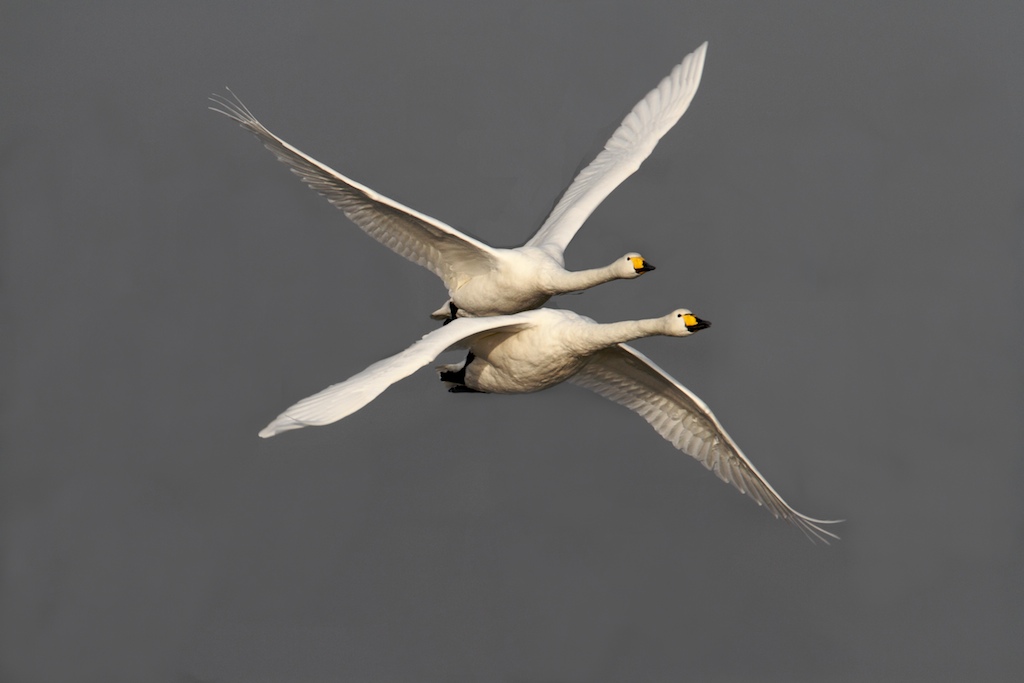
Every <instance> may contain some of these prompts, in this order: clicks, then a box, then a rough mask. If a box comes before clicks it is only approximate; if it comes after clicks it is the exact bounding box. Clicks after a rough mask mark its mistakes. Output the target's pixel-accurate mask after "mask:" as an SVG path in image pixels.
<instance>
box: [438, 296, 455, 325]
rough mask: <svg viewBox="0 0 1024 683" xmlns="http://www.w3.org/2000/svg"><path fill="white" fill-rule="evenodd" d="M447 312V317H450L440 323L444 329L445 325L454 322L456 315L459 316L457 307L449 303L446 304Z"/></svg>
mask: <svg viewBox="0 0 1024 683" xmlns="http://www.w3.org/2000/svg"><path fill="white" fill-rule="evenodd" d="M448 311H449V316H450V317H449V318H448V319H447V320H445V321H444V322H443V323H441V327H444V326H445V325H447V324H448V323H450V322H451V321H453V320H455V318H457V317H458V315H459V307H458V306H456V305H455V304H454V303H452V302H451V301H449V302H448Z"/></svg>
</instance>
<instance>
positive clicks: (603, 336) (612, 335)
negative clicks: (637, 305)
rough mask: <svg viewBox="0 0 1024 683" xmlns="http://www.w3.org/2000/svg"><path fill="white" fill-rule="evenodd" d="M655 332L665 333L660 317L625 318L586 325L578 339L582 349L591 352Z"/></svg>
mask: <svg viewBox="0 0 1024 683" xmlns="http://www.w3.org/2000/svg"><path fill="white" fill-rule="evenodd" d="M657 334H665V322H664V321H663V320H662V319H661V318H651V319H649V320H625V321H623V322H620V323H607V324H600V323H599V324H592V325H588V326H587V328H586V333H585V334H583V335H581V340H580V341H581V342H582V344H581V345H582V347H583V348H582V351H583V352H584V353H585V354H591V353H594V352H596V351H600V350H601V349H604V348H607V347H609V346H615V345H616V344H621V343H623V342H628V341H633V340H634V339H641V338H643V337H653V336H654V335H657Z"/></svg>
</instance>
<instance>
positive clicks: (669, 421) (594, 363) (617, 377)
mask: <svg viewBox="0 0 1024 683" xmlns="http://www.w3.org/2000/svg"><path fill="white" fill-rule="evenodd" d="M709 325H710V323H708V322H706V321H704V320H701V319H700V318H698V317H697V316H695V315H693V313H691V312H690V311H688V310H686V309H679V310H676V311H673V312H672V313H669V314H668V315H666V316H664V317H661V318H653V319H649V320H628V321H624V322H618V323H611V324H599V323H596V322H594V321H593V320H591V319H590V318H587V317H584V316H581V315H579V314H577V313H573V312H572V311H567V310H558V309H551V308H541V309H537V310H531V311H525V312H522V313H518V314H515V315H502V316H490V317H482V318H459V319H457V320H455V321H453V322H452V323H451V324H450V325H447V326H444V327H441V328H439V329H437V330H434V331H433V332H430V333H428V334H427V335H425V336H424V337H423V338H422V339H420V340H419V341H418V342H416V343H415V344H413V345H412V346H410V347H409V348H407V349H406V350H404V351H402V352H400V353H398V354H396V355H394V356H391V357H390V358H386V359H384V360H382V361H379V362H377V363H374V364H373V365H371V366H370V367H368V368H366V369H365V370H363V371H362V372H360V373H359V374H357V375H354V376H353V377H351V378H349V379H348V380H346V381H344V382H341V383H340V384H335V385H333V386H330V387H328V388H326V389H324V390H323V391H321V392H320V393H318V394H314V395H313V396H310V397H308V398H305V399H303V400H301V401H299V402H298V403H296V404H295V405H293V406H292V407H290V408H288V409H287V410H285V411H284V412H283V413H281V415H279V416H278V417H277V418H276V419H275V420H274V421H273V422H271V423H270V424H269V425H267V427H266V428H264V429H263V430H262V431H261V432H260V433H259V435H260V436H261V437H263V438H267V437H270V436H274V435H275V434H279V433H281V432H285V431H288V430H291V429H299V428H300V427H308V426H313V425H326V424H330V423H332V422H336V421H337V420H340V419H342V418H344V417H346V416H348V415H351V414H352V413H354V412H355V411H357V410H359V409H360V408H362V407H363V406H365V405H366V404H368V403H369V402H370V401H372V400H373V399H375V398H376V397H377V396H379V395H380V394H381V393H382V392H383V391H384V390H385V389H387V388H388V387H389V386H391V385H392V384H394V383H395V382H397V381H399V380H400V379H403V378H404V377H408V376H409V375H411V374H412V373H413V372H415V371H416V370H418V369H419V368H422V367H423V366H425V365H427V364H428V363H430V362H432V361H433V360H434V359H435V358H437V356H438V355H440V354H441V353H443V352H444V351H446V350H448V349H450V348H468V349H469V353H468V354H467V356H466V360H465V361H463V362H461V363H455V364H451V365H443V366H441V367H439V368H438V370H439V371H440V377H441V380H442V381H443V382H444V383H445V384H446V385H447V386H448V387H449V391H455V392H459V391H472V392H490V393H498V394H520V393H529V392H533V391H540V390H541V389H547V388H548V387H551V386H554V385H556V384H559V383H561V382H564V381H566V380H569V381H571V382H573V383H574V384H578V385H580V386H582V387H585V388H587V389H590V390H591V391H594V392H595V393H597V394H599V395H601V396H604V397H605V398H608V399H610V400H612V401H615V402H616V403H620V404H622V405H624V406H626V407H627V408H629V409H630V410H633V411H634V412H636V413H638V414H639V415H640V416H641V417H643V418H644V419H645V420H647V422H648V423H650V425H651V426H652V427H654V429H655V431H657V432H658V433H659V434H660V435H661V436H662V437H664V438H665V439H667V440H668V441H669V442H670V443H671V444H672V445H673V446H675V447H676V448H678V449H679V450H681V451H682V452H683V453H686V454H687V455H690V456H692V457H694V458H696V459H697V460H699V461H700V462H701V463H703V464H704V466H705V467H707V468H708V469H710V470H713V471H714V472H715V473H716V474H717V475H718V476H719V477H720V478H721V479H722V480H723V481H725V482H726V483H731V484H732V485H733V486H735V487H736V488H737V489H739V490H740V491H741V492H742V493H746V494H747V495H749V496H750V497H751V498H753V499H754V500H755V501H756V502H757V503H758V505H764V506H765V507H767V508H768V510H769V511H770V512H771V513H772V514H773V515H774V516H775V517H777V518H778V517H781V518H783V519H785V520H786V521H788V522H790V523H791V524H793V525H794V526H796V527H798V528H799V529H801V530H802V531H803V532H804V533H805V534H807V535H808V536H809V537H812V538H818V539H820V540H823V541H825V542H828V541H827V538H826V537H832V538H838V536H836V535H835V534H833V533H832V532H830V531H827V530H825V529H824V528H822V527H821V526H820V525H821V524H828V523H830V522H829V521H827V520H819V519H813V518H811V517H807V516H805V515H802V514H800V513H799V512H797V511H796V510H794V509H793V508H791V507H790V506H789V505H788V504H787V503H786V501H784V500H783V499H782V497H781V496H780V495H779V494H778V493H776V491H775V489H773V488H772V487H771V485H770V484H769V483H768V482H767V481H766V480H765V478H764V477H763V476H761V473H760V472H758V471H757V468H755V467H754V465H753V463H751V462H750V460H748V459H747V457H746V456H745V455H743V452H742V451H741V450H740V448H739V446H737V445H736V442H734V441H733V440H732V438H730V437H729V435H728V434H726V432H725V429H724V428H723V427H722V425H721V423H720V422H719V421H718V419H717V418H715V416H714V415H713V414H712V413H711V410H710V409H709V408H708V407H707V405H705V404H704V402H703V401H701V400H700V399H699V398H698V397H697V396H695V395H694V394H693V393H692V392H690V390H688V389H687V388H686V387H684V386H683V385H682V384H680V383H679V382H677V381H676V380H675V379H673V378H672V377H671V376H669V375H668V373H666V372H665V371H664V370H662V369H661V368H659V367H658V366H657V365H655V364H654V363H653V362H652V361H651V360H649V359H648V358H647V357H646V356H644V355H643V354H642V353H640V352H639V351H637V350H636V349H634V348H632V347H630V346H628V345H627V344H626V343H625V342H627V341H630V340H633V339H639V338H641V337H650V336H654V335H668V336H673V337H686V336H689V335H691V334H693V333H695V332H697V331H698V330H701V329H704V328H705V327H708V326H709Z"/></svg>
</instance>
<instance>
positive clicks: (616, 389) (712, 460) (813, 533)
mask: <svg viewBox="0 0 1024 683" xmlns="http://www.w3.org/2000/svg"><path fill="white" fill-rule="evenodd" d="M571 381H572V382H574V383H576V384H579V385H580V386H583V387H586V388H587V389H590V390H591V391H594V392H595V393H597V394H599V395H601V396H604V397H605V398H607V399H610V400H612V401H615V402H616V403H619V404H621V405H624V406H626V407H627V408H629V409H630V410H633V411H634V412H636V413H637V414H639V415H640V416H641V417H643V418H644V419H645V420H647V422H648V423H650V425H651V426H652V427H654V429H655V431H657V432H658V433H659V434H660V435H661V436H663V437H664V438H665V439H666V440H668V441H669V442H670V443H672V445H674V446H675V447H676V448H678V449H679V450H681V451H682V452H684V453H686V454H687V455H690V456H692V457H693V458H696V459H697V460H699V461H700V462H701V463H703V465H704V466H705V467H707V468H708V469H710V470H711V471H713V472H714V473H715V474H716V475H718V477H719V478H720V479H721V480H722V481H724V482H726V483H729V484H732V485H733V486H735V487H736V488H737V489H738V490H739V491H740V492H741V493H745V494H746V495H748V496H750V497H751V498H753V499H754V501H756V502H757V504H758V505H763V506H764V507H766V508H768V510H769V511H770V512H771V513H772V514H773V515H774V516H775V517H781V518H783V519H785V520H786V521H788V522H789V523H791V524H793V525H794V526H796V527H797V528H799V529H800V530H801V531H803V532H804V533H805V534H807V535H808V536H809V537H811V538H812V539H813V538H817V539H819V540H822V541H825V542H826V543H827V542H828V539H827V537H831V538H838V536H836V535H835V534H834V533H832V532H830V531H827V530H825V529H823V528H822V527H821V526H819V525H821V524H829V523H831V522H830V521H828V520H819V519H813V518H811V517H807V516H806V515H802V514H800V513H799V512H797V511H796V510H794V509H793V508H791V507H790V506H789V505H788V504H787V503H786V501H785V500H783V499H782V496H780V495H779V494H778V493H777V492H776V491H775V489H773V488H772V486H771V485H770V484H769V483H768V482H767V480H765V478H764V477H763V476H761V473H760V472H758V471H757V468H756V467H754V465H753V463H751V462H750V461H749V460H748V459H747V457H746V456H745V455H743V452H742V451H741V450H740V449H739V446H737V445H736V443H735V442H734V441H733V440H732V439H731V438H730V437H729V435H728V434H726V432H725V429H723V428H722V425H721V424H720V423H719V422H718V420H717V418H715V416H714V415H713V414H712V413H711V411H710V410H709V409H708V407H707V405H705V404H704V402H703V401H701V400H700V399H699V398H697V397H696V396H695V395H694V394H693V393H691V392H690V391H689V390H688V389H687V388H686V387H684V386H683V385H681V384H679V383H678V382H677V381H675V380H674V379H672V378H671V377H670V376H669V375H668V374H667V373H665V372H664V371H663V370H662V369H661V368H659V367H658V366H657V365H655V364H654V363H653V362H651V360H650V359H648V358H647V357H646V356H644V355H643V354H641V353H640V352H639V351H637V350H636V349H633V348H632V347H629V346H627V345H626V344H619V345H618V346H613V347H610V348H607V349H604V350H602V351H599V352H597V353H596V354H594V355H593V356H592V357H591V359H590V361H589V362H588V363H587V365H586V366H584V368H583V370H581V371H580V372H579V373H578V374H577V375H576V376H575V377H573V378H572V380H571Z"/></svg>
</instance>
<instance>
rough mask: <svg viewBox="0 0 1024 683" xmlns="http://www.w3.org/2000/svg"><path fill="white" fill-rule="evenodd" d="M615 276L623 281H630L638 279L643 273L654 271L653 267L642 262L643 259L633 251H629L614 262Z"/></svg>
mask: <svg viewBox="0 0 1024 683" xmlns="http://www.w3.org/2000/svg"><path fill="white" fill-rule="evenodd" d="M615 270H616V274H617V275H618V276H619V277H620V278H622V279H623V280H631V279H633V278H635V277H640V276H641V275H643V274H644V273H646V272H648V271H650V270H654V266H652V265H651V264H650V263H648V262H647V261H645V260H644V257H643V256H641V255H640V254H638V253H636V252H635V251H631V252H629V253H628V254H626V255H625V256H623V257H622V258H620V259H619V260H618V261H616V262H615Z"/></svg>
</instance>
